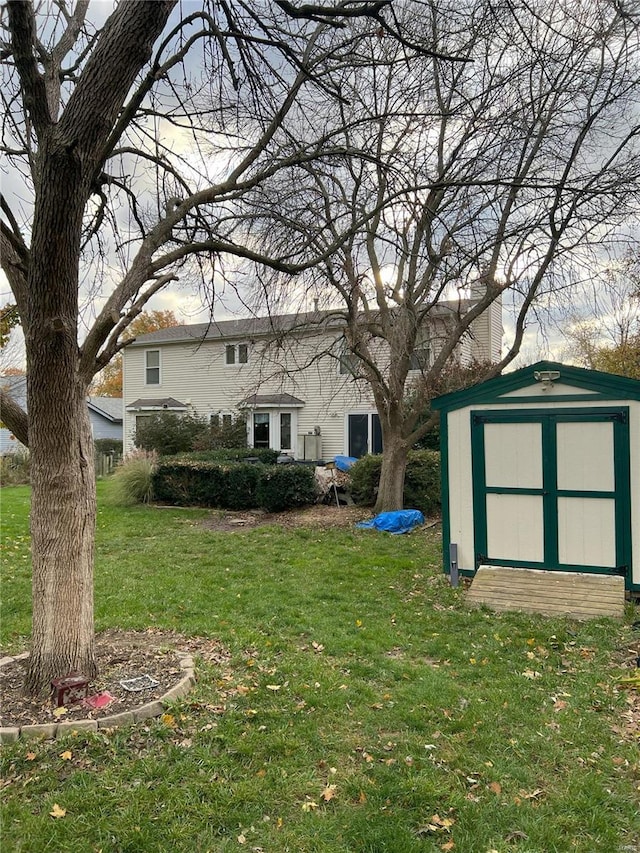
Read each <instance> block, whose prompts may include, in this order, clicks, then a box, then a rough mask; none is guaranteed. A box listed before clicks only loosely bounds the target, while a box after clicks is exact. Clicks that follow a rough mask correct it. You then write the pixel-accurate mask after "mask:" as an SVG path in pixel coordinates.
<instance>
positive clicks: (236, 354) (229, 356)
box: [224, 344, 249, 364]
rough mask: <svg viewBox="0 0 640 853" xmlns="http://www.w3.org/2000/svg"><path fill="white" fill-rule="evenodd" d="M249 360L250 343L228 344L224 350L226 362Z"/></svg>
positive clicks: (244, 361) (237, 362)
mask: <svg viewBox="0 0 640 853" xmlns="http://www.w3.org/2000/svg"><path fill="white" fill-rule="evenodd" d="M248 361H249V345H248V344H227V345H226V347H225V350H224V362H225V364H247V363H248Z"/></svg>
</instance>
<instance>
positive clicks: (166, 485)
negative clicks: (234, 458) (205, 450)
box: [153, 459, 262, 509]
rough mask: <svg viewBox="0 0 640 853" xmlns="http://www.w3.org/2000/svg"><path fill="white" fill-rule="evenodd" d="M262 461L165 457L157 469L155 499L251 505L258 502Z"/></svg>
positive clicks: (188, 503)
mask: <svg viewBox="0 0 640 853" xmlns="http://www.w3.org/2000/svg"><path fill="white" fill-rule="evenodd" d="M261 467H262V466H259V465H247V464H246V463H245V464H243V463H238V462H235V463H234V462H231V463H216V462H206V461H197V460H189V459H183V460H179V459H176V460H169V459H165V460H164V461H163V462H162V463H161V464H160V465H159V466H158V469H157V471H156V472H155V475H154V478H153V488H154V493H155V496H156V499H157V500H159V501H163V502H165V503H170V504H177V505H178V506H210V507H220V508H223V509H249V508H251V507H255V506H256V486H257V483H258V478H259V476H260V468H261Z"/></svg>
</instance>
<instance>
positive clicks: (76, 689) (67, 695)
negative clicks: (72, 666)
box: [51, 675, 89, 708]
mask: <svg viewBox="0 0 640 853" xmlns="http://www.w3.org/2000/svg"><path fill="white" fill-rule="evenodd" d="M51 688H52V690H53V701H54V704H55V705H57V706H58V708H61V707H62V706H63V705H77V704H78V702H82V700H83V699H84V698H85V697H86V695H87V693H88V692H89V679H88V678H85V676H84V675H65V676H64V678H54V679H53V681H52V682H51Z"/></svg>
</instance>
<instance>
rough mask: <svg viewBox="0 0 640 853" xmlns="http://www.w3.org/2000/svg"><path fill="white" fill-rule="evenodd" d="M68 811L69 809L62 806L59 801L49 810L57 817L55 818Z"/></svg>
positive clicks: (62, 815) (52, 815)
mask: <svg viewBox="0 0 640 853" xmlns="http://www.w3.org/2000/svg"><path fill="white" fill-rule="evenodd" d="M66 813H67V810H66V809H63V808H61V807H60V806H59V805H58V804H57V803H54V804H53V808H52V809H51V811H50V812H49V814H50V815H51V817H55V818H59V817H64V816H65V815H66Z"/></svg>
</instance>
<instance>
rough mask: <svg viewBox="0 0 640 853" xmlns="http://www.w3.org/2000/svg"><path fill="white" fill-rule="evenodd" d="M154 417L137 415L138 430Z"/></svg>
mask: <svg viewBox="0 0 640 853" xmlns="http://www.w3.org/2000/svg"><path fill="white" fill-rule="evenodd" d="M152 417H153V415H136V430H137V429H138V427H141V426H142V427H143V426H145V424H148V423H149V421H150V420H151V418H152Z"/></svg>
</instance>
